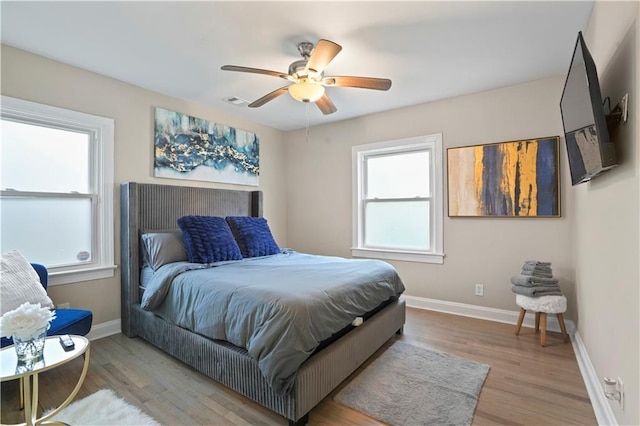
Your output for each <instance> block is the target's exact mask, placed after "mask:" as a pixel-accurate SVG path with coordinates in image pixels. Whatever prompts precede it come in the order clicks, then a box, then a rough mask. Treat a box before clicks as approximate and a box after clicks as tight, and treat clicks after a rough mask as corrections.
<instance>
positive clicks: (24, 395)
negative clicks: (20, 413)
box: [20, 346, 91, 426]
mask: <svg viewBox="0 0 640 426" xmlns="http://www.w3.org/2000/svg"><path fill="white" fill-rule="evenodd" d="M90 354H91V346H89V347H87V350H86V352H85V353H84V354H83V357H84V366H83V367H82V373H81V374H80V378H79V379H78V383H77V384H76V387H75V388H73V392H71V394H70V395H69V397H67V399H65V400H64V402H63V403H62V404H60V405H59V406H58V408H56V409H55V410H53V411H52V412H51V413H49V414H47V415H46V416H42V417H41V418H38V392H39V389H38V373H34V374H33V375H31V376H27V377H24V378H21V379H20V382H21V384H22V386H21V390H22V391H23V392H21V397H20V398H21V400H23V401H24V420H25V423H22V425H25V426H36V425H66V423H63V422H58V421H55V420H49V419H50V418H52V417H53V416H55V415H56V414H58V413H59V412H60V411H62V409H63V408H65V407H66V406H67V405H69V404H70V403H71V401H73V399H74V398H75V397H76V395H77V394H78V392H79V391H80V388H81V387H82V384H83V383H84V379H85V377H87V371H89V359H90V358H91V356H90ZM67 426H68V425H67Z"/></svg>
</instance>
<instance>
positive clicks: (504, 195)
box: [447, 136, 560, 217]
mask: <svg viewBox="0 0 640 426" xmlns="http://www.w3.org/2000/svg"><path fill="white" fill-rule="evenodd" d="M559 140H560V137H558V136H554V137H547V138H540V139H530V140H523V141H513V142H501V143H494V144H488V145H475V146H467V147H460V148H449V149H448V150H447V166H448V187H449V216H506V217H559V216H560V196H559V195H560V193H559V171H558V157H559Z"/></svg>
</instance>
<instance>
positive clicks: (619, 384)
mask: <svg viewBox="0 0 640 426" xmlns="http://www.w3.org/2000/svg"><path fill="white" fill-rule="evenodd" d="M616 390H617V391H618V392H620V399H619V400H618V402H619V403H620V409H622V410H624V383H623V382H622V379H621V378H620V377H618V382H617V383H616Z"/></svg>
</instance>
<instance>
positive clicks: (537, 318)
mask: <svg viewBox="0 0 640 426" xmlns="http://www.w3.org/2000/svg"><path fill="white" fill-rule="evenodd" d="M538 331H540V312H536V333H537V332H538Z"/></svg>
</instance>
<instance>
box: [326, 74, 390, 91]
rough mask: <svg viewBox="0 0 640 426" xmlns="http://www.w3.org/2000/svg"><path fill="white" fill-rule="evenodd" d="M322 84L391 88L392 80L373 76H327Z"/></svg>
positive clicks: (380, 88)
mask: <svg viewBox="0 0 640 426" xmlns="http://www.w3.org/2000/svg"><path fill="white" fill-rule="evenodd" d="M322 84H324V85H325V86H329V87H359V88H361V89H376V90H389V88H390V87H391V80H389V79H388V78H373V77H349V76H342V77H325V78H323V79H322Z"/></svg>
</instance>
